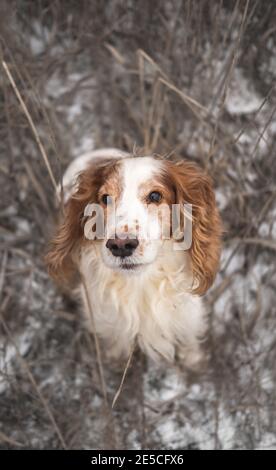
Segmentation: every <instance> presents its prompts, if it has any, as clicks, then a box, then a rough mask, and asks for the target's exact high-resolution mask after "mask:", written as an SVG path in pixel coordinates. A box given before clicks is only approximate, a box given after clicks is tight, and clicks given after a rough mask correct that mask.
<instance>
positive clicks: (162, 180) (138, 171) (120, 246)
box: [46, 157, 221, 294]
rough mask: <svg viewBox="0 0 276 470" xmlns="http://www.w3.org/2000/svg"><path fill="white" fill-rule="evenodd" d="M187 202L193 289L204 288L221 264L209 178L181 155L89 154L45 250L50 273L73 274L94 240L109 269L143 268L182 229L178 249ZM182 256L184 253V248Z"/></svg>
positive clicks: (179, 239)
mask: <svg viewBox="0 0 276 470" xmlns="http://www.w3.org/2000/svg"><path fill="white" fill-rule="evenodd" d="M184 204H189V205H191V208H192V217H191V218H192V225H191V229H192V233H191V243H190V245H189V246H188V248H189V250H188V252H189V255H190V259H191V266H192V272H193V277H194V281H195V289H194V291H195V293H198V294H202V293H204V292H205V291H206V290H207V289H208V288H209V287H210V285H211V284H212V282H213V280H214V277H215V274H216V271H217V269H218V263H219V256H220V236H221V224H220V218H219V215H218V211H217V208H216V203H215V197H214V192H213V189H212V184H211V180H210V178H209V177H208V176H207V175H206V174H205V173H204V172H203V171H202V170H201V169H200V168H199V167H197V166H196V165H195V164H193V163H190V162H187V161H184V160H180V161H176V162H172V161H167V160H164V159H161V158H157V157H125V158H117V159H114V158H112V159H108V158H104V159H99V160H96V161H95V162H93V161H92V162H91V163H90V164H89V165H88V167H87V168H86V169H85V170H84V171H83V172H82V173H80V175H79V177H78V181H77V187H76V190H75V191H74V193H73V194H72V195H71V197H70V199H69V200H68V202H67V203H66V207H65V217H64V220H63V222H62V224H61V225H60V227H59V229H58V231H57V235H56V237H55V238H54V240H53V241H52V244H51V248H50V250H49V252H48V255H47V257H46V261H47V264H48V267H49V271H50V274H51V275H52V276H54V277H55V278H58V279H62V278H68V277H69V276H70V274H71V273H72V270H74V267H75V266H76V264H77V262H76V260H77V259H78V255H79V254H80V250H81V248H82V247H86V249H87V248H88V249H89V247H90V248H91V250H93V249H95V247H97V250H98V251H99V256H100V257H101V260H102V262H103V263H104V264H105V265H106V266H107V267H108V268H109V269H111V270H117V271H120V272H122V273H123V272H127V273H130V272H132V273H134V274H135V273H136V274H139V273H141V272H143V271H144V270H145V269H147V266H149V265H151V264H152V263H154V262H155V261H156V260H157V259H158V256H159V254H160V251H161V250H162V249H163V248H164V241H165V240H168V239H171V240H172V239H173V238H174V235H175V233H176V232H177V234H178V235H177V237H176V239H175V243H173V244H170V245H169V246H170V247H171V249H174V247H176V248H177V247H178V244H179V243H182V242H183V236H179V233H181V232H182V229H183V228H185V216H184ZM175 211H176V212H175ZM173 213H176V214H179V216H176V217H174V216H173ZM176 223H177V226H175V224H176ZM182 224H183V227H182ZM184 233H185V232H184ZM166 246H168V245H166ZM178 256H183V253H181V250H179V254H178ZM74 261H75V264H74Z"/></svg>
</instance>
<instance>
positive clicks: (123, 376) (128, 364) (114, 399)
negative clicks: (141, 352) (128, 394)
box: [111, 341, 136, 409]
mask: <svg viewBox="0 0 276 470" xmlns="http://www.w3.org/2000/svg"><path fill="white" fill-rule="evenodd" d="M135 347H136V341H134V342H133V344H132V348H131V351H130V354H129V357H128V360H127V363H126V366H125V370H124V373H123V375H122V380H121V383H120V386H119V388H118V390H117V392H116V394H115V397H114V398H113V402H112V406H111V408H112V409H113V408H114V406H115V404H116V402H117V400H118V398H119V396H120V394H121V391H122V388H123V385H124V381H125V378H126V374H127V371H128V369H129V366H130V363H131V360H132V358H133V354H134V351H135Z"/></svg>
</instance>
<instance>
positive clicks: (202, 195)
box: [166, 160, 222, 295]
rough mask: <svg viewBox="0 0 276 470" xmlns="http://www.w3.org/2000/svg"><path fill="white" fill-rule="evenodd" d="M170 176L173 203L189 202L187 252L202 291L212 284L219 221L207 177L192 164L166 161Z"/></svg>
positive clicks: (197, 290)
mask: <svg viewBox="0 0 276 470" xmlns="http://www.w3.org/2000/svg"><path fill="white" fill-rule="evenodd" d="M166 163H167V164H168V171H169V172H170V175H171V177H172V180H173V183H174V189H175V195H176V203H178V204H181V206H182V207H183V204H184V203H188V204H191V205H192V220H193V224H192V245H191V248H190V251H189V253H190V256H191V261H192V270H193V277H194V284H195V287H194V289H193V293H195V294H199V295H202V294H204V293H205V292H206V291H207V290H208V289H209V287H210V286H211V285H212V284H213V282H214V279H215V276H216V273H217V271H218V268H219V260H220V252H221V235H222V224H221V219H220V216H219V213H218V209H217V206H216V201H215V194H214V190H213V185H212V180H211V178H210V177H209V176H208V175H207V174H206V173H205V172H204V171H203V170H201V169H200V167H198V166H197V165H196V164H194V163H191V162H187V161H185V160H184V161H179V162H176V163H173V162H166Z"/></svg>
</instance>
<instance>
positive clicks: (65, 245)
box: [45, 164, 98, 283]
mask: <svg viewBox="0 0 276 470" xmlns="http://www.w3.org/2000/svg"><path fill="white" fill-rule="evenodd" d="M97 180H98V174H97V166H96V165H94V164H93V165H90V166H89V167H88V168H87V169H86V170H85V171H83V172H82V173H80V174H79V176H78V178H77V181H76V185H75V191H74V193H73V194H72V195H71V196H70V198H69V200H68V201H67V202H66V204H65V207H64V215H63V217H62V221H61V222H60V224H59V226H58V228H57V231H56V235H55V236H54V238H53V240H52V241H51V242H50V244H49V250H48V252H47V254H46V256H45V262H46V265H47V268H48V272H49V274H50V276H51V277H52V278H53V279H54V280H55V281H57V282H59V283H64V282H68V281H70V280H71V279H72V277H73V275H74V274H75V273H76V272H77V257H78V250H79V248H80V243H81V241H82V239H83V237H84V235H83V220H84V211H85V207H86V206H87V204H89V203H91V202H94V201H95V199H96V197H97Z"/></svg>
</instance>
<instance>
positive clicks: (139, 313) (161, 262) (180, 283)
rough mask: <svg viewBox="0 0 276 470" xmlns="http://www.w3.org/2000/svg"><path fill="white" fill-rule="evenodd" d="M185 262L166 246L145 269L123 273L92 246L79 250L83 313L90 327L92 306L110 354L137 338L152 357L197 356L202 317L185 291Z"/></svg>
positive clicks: (127, 350)
mask: <svg viewBox="0 0 276 470" xmlns="http://www.w3.org/2000/svg"><path fill="white" fill-rule="evenodd" d="M167 243H168V244H169V243H170V242H167ZM187 256H188V255H187ZM188 263H189V261H188V258H187V262H186V264H185V263H184V264H183V259H182V260H180V257H179V256H177V252H176V254H175V256H172V251H171V250H170V249H169V247H167V249H166V247H165V249H164V250H163V255H162V256H160V258H159V259H158V260H157V261H156V262H155V263H153V264H152V265H150V266H149V267H148V268H147V269H146V270H145V271H144V272H143V273H139V274H127V273H126V274H124V273H120V272H116V271H113V270H110V269H109V268H107V267H106V266H105V265H104V264H103V263H102V261H101V257H100V254H99V253H98V249H97V247H96V246H94V247H93V249H91V247H90V248H85V249H83V250H82V253H81V256H80V268H81V273H82V276H83V279H84V283H85V287H84V286H81V287H80V293H81V297H82V299H83V302H84V306H85V312H86V315H87V319H88V322H89V325H90V327H91V328H92V324H93V322H92V321H91V310H92V312H93V319H94V323H95V329H96V332H97V334H98V335H99V336H100V337H102V338H104V339H105V341H107V342H108V351H109V354H110V355H111V356H114V357H119V356H121V355H125V356H127V355H128V354H129V353H130V350H131V347H132V345H133V343H134V341H135V340H136V341H138V343H139V345H140V347H141V348H142V349H143V350H144V351H145V352H146V353H147V354H148V355H149V356H151V357H152V358H154V359H158V357H160V356H162V357H163V358H165V359H167V360H168V361H170V362H172V361H173V360H174V359H175V356H176V355H180V356H182V357H183V359H184V360H185V363H186V364H187V365H193V363H196V362H197V361H198V360H199V357H198V356H199V347H198V345H199V341H200V339H202V337H203V335H204V333H205V330H206V319H205V311H204V308H203V305H202V301H201V298H200V297H198V296H195V295H192V294H190V293H189V290H190V287H191V277H190V275H187V273H188V272H189V269H188ZM87 297H88V298H87Z"/></svg>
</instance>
